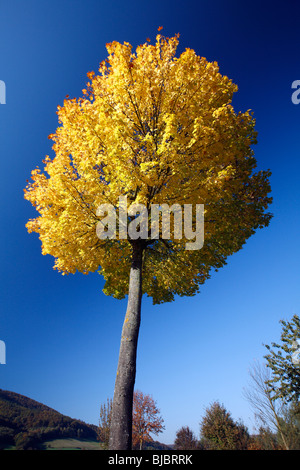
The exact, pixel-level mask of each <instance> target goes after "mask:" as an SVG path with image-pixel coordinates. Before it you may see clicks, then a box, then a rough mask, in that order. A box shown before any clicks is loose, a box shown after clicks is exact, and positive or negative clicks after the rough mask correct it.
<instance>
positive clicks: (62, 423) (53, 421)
mask: <svg viewBox="0 0 300 470" xmlns="http://www.w3.org/2000/svg"><path fill="white" fill-rule="evenodd" d="M65 438H73V439H88V440H92V441H96V440H97V426H95V425H91V424H86V423H85V422H83V421H80V420H77V419H72V418H69V417H68V416H65V415H63V414H61V413H59V412H58V411H55V410H53V409H52V408H49V407H48V406H46V405H43V404H42V403H39V402H37V401H35V400H32V399H31V398H28V397H25V396H23V395H20V394H18V393H14V392H9V391H6V390H1V389H0V449H1V448H5V447H6V446H9V445H11V446H15V448H16V449H37V448H38V446H39V444H40V443H41V442H44V441H47V440H52V439H65Z"/></svg>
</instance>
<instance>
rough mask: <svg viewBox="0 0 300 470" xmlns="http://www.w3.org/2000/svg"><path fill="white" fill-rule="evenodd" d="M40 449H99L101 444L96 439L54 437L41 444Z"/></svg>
mask: <svg viewBox="0 0 300 470" xmlns="http://www.w3.org/2000/svg"><path fill="white" fill-rule="evenodd" d="M40 449H42V450H101V445H100V443H99V442H96V441H88V440H79V439H54V440H53V441H46V442H43V444H41V446H40Z"/></svg>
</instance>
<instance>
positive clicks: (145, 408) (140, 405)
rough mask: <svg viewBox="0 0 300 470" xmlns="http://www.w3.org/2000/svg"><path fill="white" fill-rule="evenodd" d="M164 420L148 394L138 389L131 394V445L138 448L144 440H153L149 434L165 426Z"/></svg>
mask: <svg viewBox="0 0 300 470" xmlns="http://www.w3.org/2000/svg"><path fill="white" fill-rule="evenodd" d="M163 422H164V420H163V419H162V417H161V416H160V411H159V409H158V408H157V406H156V403H155V401H154V400H153V398H152V397H151V396H150V395H144V394H143V393H142V392H140V391H139V390H137V391H135V392H134V395H133V417H132V443H133V447H137V448H139V449H140V450H142V448H143V443H144V442H145V441H150V442H151V441H153V439H152V437H151V435H150V434H155V435H157V434H159V433H160V432H162V431H163V430H164V429H165V428H164V426H163Z"/></svg>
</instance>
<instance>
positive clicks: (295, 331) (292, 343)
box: [264, 315, 300, 402]
mask: <svg viewBox="0 0 300 470" xmlns="http://www.w3.org/2000/svg"><path fill="white" fill-rule="evenodd" d="M280 323H281V325H282V332H281V344H278V343H274V342H272V343H271V346H269V345H265V347H266V348H267V350H268V351H269V353H268V354H267V355H266V356H264V357H265V359H266V360H267V366H268V367H269V368H270V370H271V371H272V377H271V378H270V380H269V381H268V384H269V385H270V387H271V389H272V391H273V393H274V398H282V399H283V400H284V401H286V402H290V401H293V402H298V401H299V396H300V360H299V351H300V342H299V339H300V318H299V317H298V315H293V317H292V319H291V321H289V322H288V321H285V320H280ZM272 348H273V349H272Z"/></svg>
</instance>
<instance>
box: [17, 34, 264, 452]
mask: <svg viewBox="0 0 300 470" xmlns="http://www.w3.org/2000/svg"><path fill="white" fill-rule="evenodd" d="M178 42H179V39H178V35H177V36H175V37H173V38H165V37H163V36H161V35H160V34H158V35H157V37H156V43H155V44H154V45H151V44H149V42H148V41H147V42H146V43H145V44H142V45H141V46H138V47H137V49H136V52H135V53H133V52H132V46H131V45H130V44H128V43H126V42H125V43H124V44H120V43H118V42H112V43H111V44H108V45H107V50H108V54H109V56H108V59H107V60H106V61H103V62H102V63H101V64H100V68H99V74H97V75H96V74H95V73H94V72H90V73H88V78H89V80H90V81H89V82H88V83H87V86H86V89H84V90H83V97H81V98H79V99H78V100H76V99H75V98H73V99H66V100H65V101H64V105H63V106H59V107H58V118H59V124H60V125H59V127H58V128H57V130H56V133H55V134H52V135H51V136H49V137H50V138H52V139H53V141H54V145H53V150H54V152H55V157H54V158H53V159H52V160H51V158H50V157H49V156H46V158H45V160H44V164H45V167H44V172H41V171H40V170H39V169H38V168H37V169H36V170H34V171H33V172H32V175H31V178H32V182H31V183H29V184H28V186H27V187H26V189H25V198H26V199H27V200H29V201H30V202H31V203H32V204H33V206H34V207H35V208H36V209H37V211H38V212H39V216H38V217H37V218H35V219H32V220H30V221H29V222H28V223H27V228H28V231H29V232H36V233H38V234H39V238H40V240H41V243H42V253H43V254H44V255H46V254H50V255H51V256H53V257H54V258H55V265H54V267H55V269H57V270H59V271H60V272H62V273H63V274H67V273H75V272H76V271H78V272H81V273H84V274H87V273H88V272H94V271H99V272H100V274H102V275H103V276H104V278H105V280H106V283H105V287H104V292H105V293H106V294H108V295H113V296H114V297H116V298H119V299H122V298H124V297H125V295H127V294H128V304H127V310H126V315H125V320H124V325H123V329H122V334H121V345H120V353H119V362H118V368H117V375H116V382H115V390H114V398H113V408H112V422H111V432H110V444H109V446H110V448H111V449H130V448H131V442H132V402H133V390H134V383H135V375H136V352H137V342H138V334H139V327H140V315H141V298H142V295H143V294H147V295H148V296H150V297H152V299H153V302H154V303H160V302H167V301H171V300H173V299H174V297H175V295H180V296H184V295H188V296H191V295H195V294H196V293H197V292H198V291H199V287H200V285H201V284H203V283H204V282H205V280H206V279H207V278H209V276H210V272H211V270H212V269H219V268H221V267H222V266H224V264H226V259H227V257H228V256H230V255H232V254H233V253H235V252H237V251H238V250H240V249H241V248H242V246H243V245H244V243H245V242H246V240H247V239H248V238H249V237H250V236H251V235H253V234H254V233H255V230H256V229H258V228H263V227H265V226H267V225H268V223H269V221H270V218H271V215H270V213H268V212H266V210H267V207H268V205H269V203H270V202H271V198H270V197H269V196H268V193H269V192H270V185H269V180H268V178H269V176H270V172H269V171H258V172H256V173H255V172H254V170H255V167H256V160H255V158H254V155H253V150H252V147H251V146H252V144H254V143H255V142H256V132H255V129H254V126H255V121H254V119H253V116H252V114H251V113H250V112H249V111H246V112H244V113H236V112H235V111H234V108H233V106H232V97H233V94H234V92H236V91H237V86H236V85H235V84H234V83H233V82H232V81H231V80H230V79H229V78H228V77H226V76H222V75H221V74H220V73H219V68H218V64H217V63H216V62H213V63H209V62H208V61H207V60H206V59H205V58H203V57H199V56H197V55H196V53H195V51H193V50H192V49H190V48H187V49H186V50H185V51H184V52H182V54H181V55H180V56H179V57H178V58H177V57H175V54H176V49H177V46H178ZM120 196H124V197H125V196H126V198H127V207H126V209H128V210H129V214H130V213H131V211H130V207H132V206H131V205H132V204H133V203H135V204H138V203H140V204H143V205H144V206H145V207H147V208H149V207H150V206H151V204H158V205H159V207H161V205H162V204H163V203H165V204H167V205H169V206H172V204H174V203H176V204H178V205H179V206H180V207H183V204H191V206H192V207H195V205H196V204H204V207H205V242H204V245H203V247H202V249H201V250H200V249H196V250H187V249H186V242H188V241H189V240H188V238H187V237H186V234H184V235H183V237H182V238H180V239H178V238H175V236H174V233H172V234H170V237H169V239H165V238H164V237H163V236H162V232H161V230H159V231H158V232H159V233H158V238H153V237H151V236H150V235H149V236H148V238H147V239H144V238H142V236H140V238H138V237H137V238H136V237H135V236H132V235H131V234H129V233H128V231H127V232H126V230H125V232H126V233H125V235H124V227H123V226H121V225H119V224H118V221H119V218H118V220H117V224H116V231H115V232H113V233H116V234H117V236H116V238H114V239H112V238H111V237H110V236H109V235H108V234H107V233H102V235H101V236H100V237H98V236H97V233H96V230H97V227H99V225H98V224H99V223H101V220H102V217H103V214H102V215H101V213H100V214H99V207H100V206H101V207H102V208H103V207H104V206H102V204H111V205H112V206H113V207H114V208H115V209H116V210H117V212H118V214H119V215H120V212H121V211H123V208H121V207H119V201H120V199H119V197H120ZM127 214H128V212H127ZM138 217H139V216H138V215H137V214H136V217H135V216H134V215H133V216H132V215H131V216H128V217H127V221H129V222H134V223H135V224H136V231H135V233H134V235H135V234H136V233H138V231H139V230H138V221H139V219H138ZM132 219H133V220H132ZM196 220H197V219H196V218H195V216H194V225H193V228H194V229H195V224H196ZM148 222H149V224H150V222H151V220H148ZM149 226H150V225H149ZM133 227H134V225H133Z"/></svg>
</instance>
